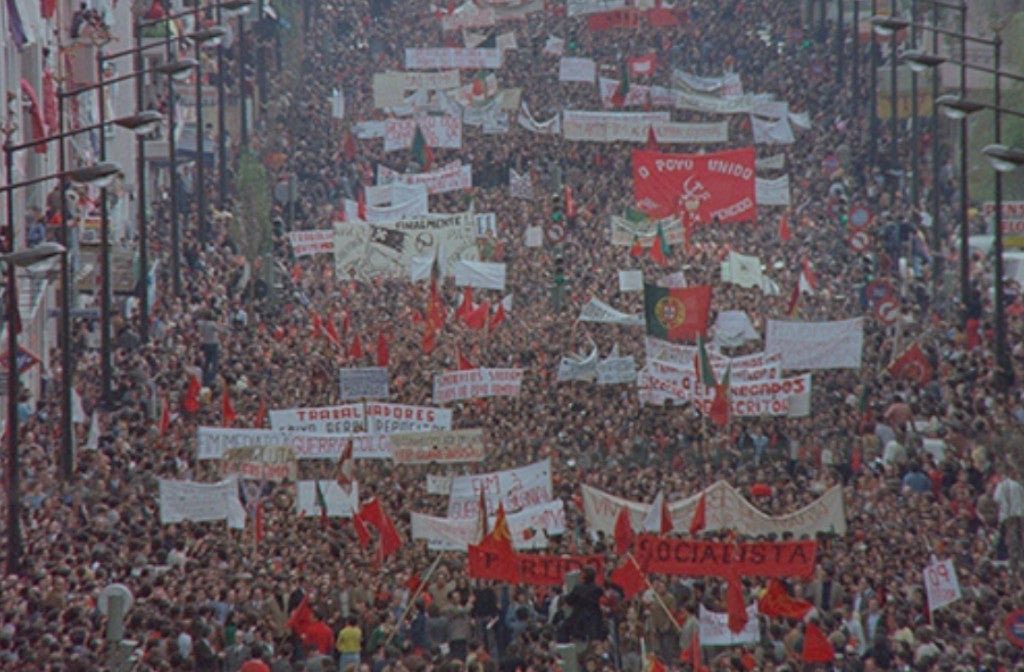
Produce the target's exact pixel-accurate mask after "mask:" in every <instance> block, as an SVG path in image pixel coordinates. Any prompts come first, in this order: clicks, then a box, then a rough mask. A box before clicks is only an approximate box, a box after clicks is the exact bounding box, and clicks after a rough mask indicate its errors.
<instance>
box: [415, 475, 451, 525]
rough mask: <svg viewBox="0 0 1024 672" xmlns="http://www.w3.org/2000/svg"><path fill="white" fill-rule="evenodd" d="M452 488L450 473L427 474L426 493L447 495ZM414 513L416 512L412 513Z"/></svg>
mask: <svg viewBox="0 0 1024 672" xmlns="http://www.w3.org/2000/svg"><path fill="white" fill-rule="evenodd" d="M451 489H452V475H451V474H427V494H428V495H447V494H448V493H449V492H450V491H451ZM413 515H416V514H413Z"/></svg>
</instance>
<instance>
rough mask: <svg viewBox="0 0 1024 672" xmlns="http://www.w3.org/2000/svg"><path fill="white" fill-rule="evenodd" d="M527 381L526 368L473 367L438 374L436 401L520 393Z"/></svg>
mask: <svg viewBox="0 0 1024 672" xmlns="http://www.w3.org/2000/svg"><path fill="white" fill-rule="evenodd" d="M522 385H523V370H522V369H470V370H468V371H445V372H444V373H437V374H434V403H435V404H446V403H448V402H451V401H460V400H462V399H483V398H486V397H518V396H519V389H520V388H521V387H522Z"/></svg>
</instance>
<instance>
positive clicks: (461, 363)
mask: <svg viewBox="0 0 1024 672" xmlns="http://www.w3.org/2000/svg"><path fill="white" fill-rule="evenodd" d="M455 359H456V360H457V361H458V367H459V371H469V370H470V369H475V368H476V366H475V365H474V364H473V362H471V361H469V359H468V358H467V357H466V355H464V354H463V353H462V348H460V347H459V346H455Z"/></svg>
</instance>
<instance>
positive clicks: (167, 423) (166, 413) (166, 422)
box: [160, 395, 171, 436]
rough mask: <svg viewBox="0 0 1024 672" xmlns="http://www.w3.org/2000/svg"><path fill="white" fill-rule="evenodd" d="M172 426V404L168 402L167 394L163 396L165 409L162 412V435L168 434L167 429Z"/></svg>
mask: <svg viewBox="0 0 1024 672" xmlns="http://www.w3.org/2000/svg"><path fill="white" fill-rule="evenodd" d="M170 428H171V405H170V404H169V403H168V402H167V395H164V398H163V410H162V411H161V412H160V436H167V430H169V429H170Z"/></svg>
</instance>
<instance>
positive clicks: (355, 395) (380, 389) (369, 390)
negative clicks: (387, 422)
mask: <svg viewBox="0 0 1024 672" xmlns="http://www.w3.org/2000/svg"><path fill="white" fill-rule="evenodd" d="M388 382H389V378H388V369H387V367H386V366H363V367H350V368H344V369H338V386H339V390H340V397H339V398H340V399H341V400H342V401H347V400H349V399H377V398H384V399H386V398H387V397H388V396H390V391H389V390H388Z"/></svg>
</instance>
